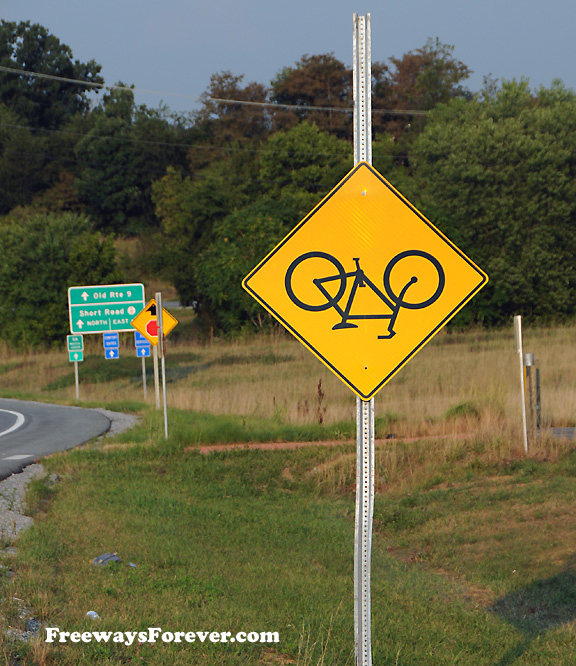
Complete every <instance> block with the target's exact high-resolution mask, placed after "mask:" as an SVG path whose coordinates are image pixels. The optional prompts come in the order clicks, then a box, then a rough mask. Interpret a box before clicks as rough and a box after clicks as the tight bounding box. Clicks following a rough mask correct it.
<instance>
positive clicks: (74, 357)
mask: <svg viewBox="0 0 576 666" xmlns="http://www.w3.org/2000/svg"><path fill="white" fill-rule="evenodd" d="M68 360H69V361H70V363H74V361H76V362H80V361H83V360H84V352H83V351H69V352H68Z"/></svg>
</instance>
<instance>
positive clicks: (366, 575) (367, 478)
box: [353, 14, 375, 666]
mask: <svg viewBox="0 0 576 666" xmlns="http://www.w3.org/2000/svg"><path fill="white" fill-rule="evenodd" d="M353 50H354V55H353V57H354V81H353V85H354V165H355V166H356V165H357V164H358V163H359V162H368V163H369V164H372V99H371V96H372V90H371V88H372V86H371V82H372V73H371V67H372V65H371V33H370V14H366V16H358V15H357V14H354V38H353ZM374 449H375V441H374V398H371V399H370V400H362V399H361V398H360V397H357V398H356V519H355V529H354V648H355V655H356V666H371V664H372V641H371V627H370V625H371V622H370V620H371V609H370V556H371V550H372V518H373V514H374V458H375V454H374Z"/></svg>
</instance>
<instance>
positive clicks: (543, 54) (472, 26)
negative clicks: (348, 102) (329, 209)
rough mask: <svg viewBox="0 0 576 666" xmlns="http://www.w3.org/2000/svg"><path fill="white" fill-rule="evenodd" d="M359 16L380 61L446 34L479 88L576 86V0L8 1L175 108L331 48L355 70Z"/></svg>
mask: <svg viewBox="0 0 576 666" xmlns="http://www.w3.org/2000/svg"><path fill="white" fill-rule="evenodd" d="M354 12H356V13H357V14H366V13H368V12H369V13H370V14H371V25H372V59H373V60H375V61H385V60H387V59H388V58H389V57H390V56H396V57H401V56H402V55H404V54H405V53H407V52H408V51H412V50H415V49H417V48H419V47H421V46H423V45H424V44H425V42H426V40H427V39H428V38H429V37H432V38H436V37H438V38H439V39H440V41H441V42H443V43H444V44H450V45H452V46H454V47H455V50H454V55H455V57H456V58H458V59H459V60H461V61H462V62H464V63H465V64H466V65H468V67H469V68H471V69H472V70H473V72H474V73H473V75H472V76H471V78H470V79H469V80H468V81H467V82H466V85H467V86H468V88H470V89H471V90H472V91H477V90H479V89H480V88H481V87H482V81H483V77H484V76H485V75H492V77H494V78H500V79H511V78H517V79H519V78H520V77H522V76H524V77H527V78H528V79H529V80H530V83H531V85H532V86H533V87H534V88H537V87H539V86H540V85H545V86H549V85H550V83H551V82H552V80H553V79H554V78H560V79H562V80H563V81H564V83H565V84H566V86H567V87H569V88H572V89H576V67H575V66H574V56H575V47H574V30H575V26H576V2H575V1H574V0H547V1H546V2H540V1H538V2H536V0H484V2H469V1H468V0H411V2H398V0H396V1H395V2H389V3H385V2H382V1H381V0H379V1H373V2H367V1H366V0H361V1H359V2H355V1H352V0H287V1H284V2H283V1H282V0H206V1H205V2H198V0H189V1H188V2H184V0H154V1H152V0H97V1H94V0H0V18H2V19H4V20H7V21H24V20H29V21H31V22H32V23H40V24H41V25H43V26H44V27H46V28H47V29H48V30H49V31H50V32H51V33H52V34H54V35H55V36H56V37H58V38H59V39H60V41H61V42H63V43H65V44H67V45H68V46H70V47H71V49H72V51H73V55H74V58H75V59H78V60H81V61H83V62H86V61H88V60H91V59H94V60H96V62H98V63H99V64H101V65H102V75H103V77H104V79H105V81H106V83H109V84H112V83H116V82H118V81H122V82H124V83H127V84H132V85H134V86H135V88H136V89H137V91H138V92H137V94H136V101H137V102H142V103H145V104H147V105H148V106H151V107H157V106H158V105H159V104H160V103H161V102H163V103H164V104H166V105H167V106H169V107H170V108H171V109H172V110H175V111H186V110H191V109H192V108H195V106H196V105H195V99H196V98H197V97H198V96H199V95H200V94H201V93H202V92H204V91H205V90H206V88H207V86H208V84H209V80H210V76H211V74H214V73H216V72H220V71H223V70H230V71H231V72H232V73H233V74H238V75H240V74H243V75H244V77H245V78H244V83H249V82H251V81H256V82H258V83H264V84H268V83H269V82H270V81H271V79H272V78H273V77H274V76H275V75H276V73H277V72H278V71H279V70H280V69H281V68H282V67H285V66H291V65H293V64H294V63H295V62H297V61H298V60H299V59H300V58H301V57H302V56H303V55H304V54H308V55H317V54H323V53H330V52H333V53H334V55H335V56H336V57H337V58H338V59H339V60H341V61H342V62H344V63H345V64H346V65H348V66H351V65H352V25H353V23H352V16H353V13H354ZM140 91H157V92H158V93H161V94H156V93H148V92H146V93H145V92H140ZM196 108H197V106H196Z"/></svg>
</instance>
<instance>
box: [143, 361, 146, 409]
mask: <svg viewBox="0 0 576 666" xmlns="http://www.w3.org/2000/svg"><path fill="white" fill-rule="evenodd" d="M142 387H143V388H144V402H146V358H145V357H144V356H143V357H142Z"/></svg>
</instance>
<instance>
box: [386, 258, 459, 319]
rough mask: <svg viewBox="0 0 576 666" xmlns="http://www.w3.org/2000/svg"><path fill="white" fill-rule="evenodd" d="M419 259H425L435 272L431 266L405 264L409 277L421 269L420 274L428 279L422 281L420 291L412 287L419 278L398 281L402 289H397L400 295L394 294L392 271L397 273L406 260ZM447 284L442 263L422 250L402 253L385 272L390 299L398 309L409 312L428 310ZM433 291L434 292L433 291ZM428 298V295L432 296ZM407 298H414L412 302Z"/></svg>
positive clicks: (413, 276)
mask: <svg viewBox="0 0 576 666" xmlns="http://www.w3.org/2000/svg"><path fill="white" fill-rule="evenodd" d="M416 257H419V258H420V259H424V260H425V261H426V262H427V263H429V264H431V265H432V267H433V270H432V271H431V270H430V266H429V265H426V264H422V263H421V262H420V265H418V263H416V264H415V263H414V262H413V261H412V262H410V263H406V262H404V264H405V266H404V271H402V272H405V270H406V269H407V270H408V273H406V275H409V274H410V273H411V272H416V269H419V270H418V272H421V273H422V274H425V275H426V278H422V279H421V280H420V285H421V287H420V289H417V290H414V289H411V285H413V284H416V283H418V281H419V280H418V276H417V275H412V276H411V277H410V278H409V279H408V280H406V279H405V278H403V279H402V280H400V282H398V280H396V283H397V284H396V286H397V287H398V286H400V289H397V291H398V294H396V293H395V292H394V289H393V288H392V284H391V280H393V276H392V271H393V270H394V269H395V268H396V273H397V274H398V273H399V272H400V271H399V264H400V262H401V261H402V260H404V259H408V258H411V259H414V258H416ZM431 275H432V277H431ZM445 284H446V276H445V275H444V269H443V268H442V266H441V264H440V262H439V261H438V259H436V257H433V256H432V255H431V254H428V252H423V251H422V250H406V251H405V252H400V254H397V255H396V256H395V257H394V258H393V259H392V260H391V261H390V263H389V264H388V265H387V266H386V270H385V271H384V289H385V290H386V293H387V294H388V296H390V298H391V299H392V300H393V301H394V303H396V305H398V307H401V308H406V309H408V310H420V309H421V308H427V307H428V306H429V305H432V303H434V302H435V301H437V300H438V298H439V297H440V294H441V293H442V292H443V291H444V285H445ZM432 290H433V291H432ZM430 293H431V295H430V296H428V294H430ZM407 296H412V300H407V299H406V297H407Z"/></svg>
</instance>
